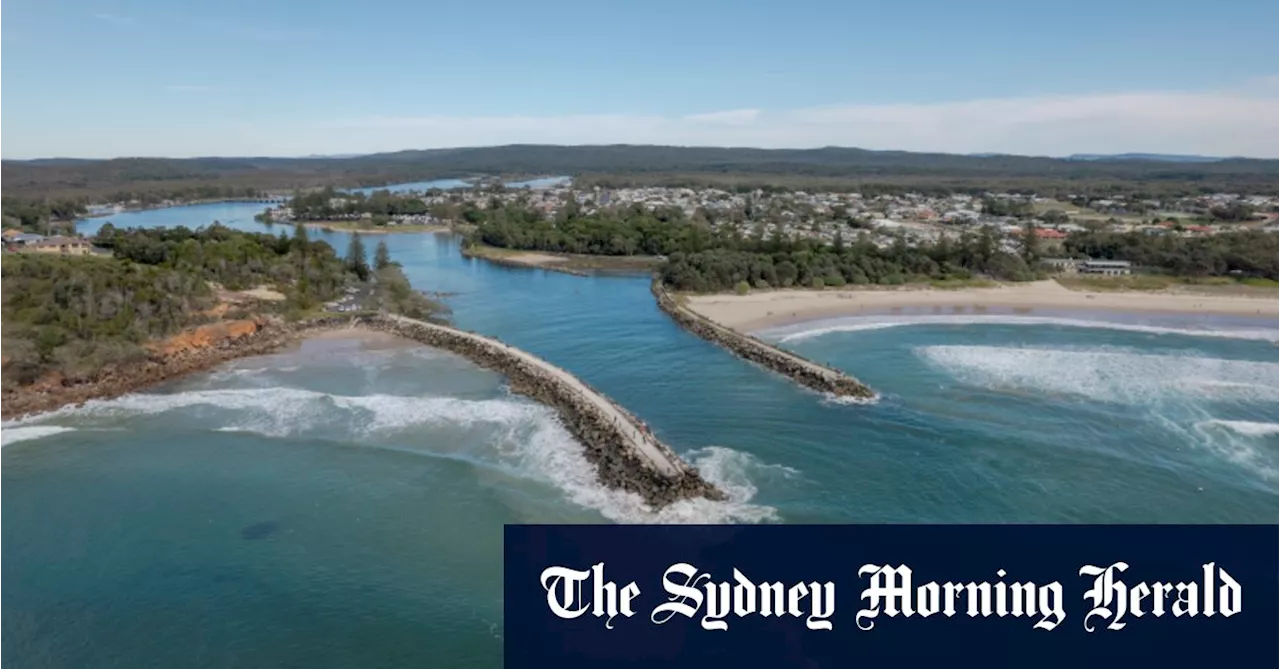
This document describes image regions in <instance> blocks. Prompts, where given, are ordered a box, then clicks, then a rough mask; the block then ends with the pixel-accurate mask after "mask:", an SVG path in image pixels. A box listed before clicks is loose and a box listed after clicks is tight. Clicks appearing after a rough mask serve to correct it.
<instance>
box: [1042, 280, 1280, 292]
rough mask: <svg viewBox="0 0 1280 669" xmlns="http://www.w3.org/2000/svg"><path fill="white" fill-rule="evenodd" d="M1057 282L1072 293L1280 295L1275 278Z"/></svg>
mask: <svg viewBox="0 0 1280 669" xmlns="http://www.w3.org/2000/svg"><path fill="white" fill-rule="evenodd" d="M1057 282H1058V283H1059V284H1061V285H1062V286H1064V287H1066V288H1070V289H1071V290H1080V291H1092V292H1108V291H1133V290H1136V291H1148V292H1152V291H1176V292H1189V293H1203V294H1206V295H1244V296H1272V297H1274V296H1276V295H1277V284H1276V282H1275V281H1272V280H1271V279H1262V278H1254V277H1246V278H1241V279H1235V278H1231V277H1194V276H1164V275H1159V274H1133V275H1130V276H1099V277H1092V276H1090V277H1086V276H1073V277H1058V278H1057Z"/></svg>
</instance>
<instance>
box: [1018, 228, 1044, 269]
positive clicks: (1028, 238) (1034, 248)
mask: <svg viewBox="0 0 1280 669" xmlns="http://www.w3.org/2000/svg"><path fill="white" fill-rule="evenodd" d="M1038 233H1039V229H1038V228H1036V225H1035V223H1033V222H1031V221H1027V222H1026V224H1024V225H1023V226H1022V240H1021V243H1022V259H1023V261H1025V262H1026V263H1027V264H1028V265H1032V264H1034V263H1035V262H1036V260H1038V259H1039V258H1040V235H1039V234H1038Z"/></svg>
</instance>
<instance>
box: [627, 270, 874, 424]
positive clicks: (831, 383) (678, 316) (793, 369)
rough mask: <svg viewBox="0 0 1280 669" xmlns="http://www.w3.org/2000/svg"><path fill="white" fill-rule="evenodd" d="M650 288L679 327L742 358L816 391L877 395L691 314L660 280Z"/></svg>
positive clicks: (845, 377) (846, 378) (825, 369)
mask: <svg viewBox="0 0 1280 669" xmlns="http://www.w3.org/2000/svg"><path fill="white" fill-rule="evenodd" d="M650 290H652V292H653V296H654V297H655V298H657V300H658V308H659V309H661V310H663V311H664V312H666V314H667V315H668V316H670V317H671V318H672V319H674V320H675V321H676V322H677V323H679V324H680V326H681V327H683V328H684V329H686V330H688V331H689V332H692V333H693V334H696V335H698V336H699V337H702V338H703V339H706V340H707V341H709V342H711V343H713V344H718V345H720V346H723V347H724V348H727V349H729V350H730V351H732V352H733V353H735V354H736V355H738V356H739V357H741V358H745V359H747V360H750V361H751V362H754V363H757V364H760V365H763V366H765V367H767V368H769V369H771V370H773V371H775V372H777V373H779V374H782V375H784V376H787V377H790V378H791V379H792V380H794V381H795V382H796V383H799V384H800V385H802V386H805V387H807V388H811V389H813V390H816V391H818V392H822V393H831V394H833V395H837V396H840V397H851V398H855V399H867V400H869V399H873V398H874V397H875V396H876V394H875V392H874V391H872V390H871V389H870V388H868V387H867V386H866V385H864V384H863V383H862V382H861V381H858V380H857V379H855V378H853V377H851V376H849V375H847V374H845V373H843V372H841V371H839V370H836V369H832V368H830V367H826V366H824V365H820V364H818V363H816V362H813V361H812V360H808V359H806V358H803V357H801V356H798V355H796V354H794V353H788V352H787V351H783V350H782V349H779V348H777V347H776V346H771V345H769V344H766V343H764V342H762V341H760V340H759V339H756V338H755V337H752V336H751V335H748V334H744V333H741V332H738V331H736V330H733V329H730V328H727V327H725V326H723V325H720V324H719V323H716V322H714V321H712V320H710V319H708V318H706V317H704V316H701V315H699V314H697V313H694V312H693V311H692V310H690V309H689V308H688V307H685V306H684V305H682V304H680V303H679V302H678V301H677V300H676V298H675V297H674V296H672V295H671V294H670V293H669V292H667V289H666V287H664V286H663V285H662V282H661V280H660V279H654V281H653V284H652V285H651V286H650Z"/></svg>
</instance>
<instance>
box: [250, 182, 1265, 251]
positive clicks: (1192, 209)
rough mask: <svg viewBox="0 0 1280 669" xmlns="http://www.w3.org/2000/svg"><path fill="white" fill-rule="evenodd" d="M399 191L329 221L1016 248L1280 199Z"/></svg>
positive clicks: (287, 215)
mask: <svg viewBox="0 0 1280 669" xmlns="http://www.w3.org/2000/svg"><path fill="white" fill-rule="evenodd" d="M397 197H400V198H405V199H411V200H415V201H417V202H418V203H420V205H419V206H420V207H421V209H422V210H423V211H422V212H421V213H412V214H391V215H378V214H372V213H369V212H364V213H357V212H354V211H350V210H351V209H352V207H351V206H350V203H351V200H350V198H349V197H348V196H344V195H343V194H341V193H338V194H335V196H334V197H333V198H331V199H330V201H329V203H328V206H329V207H330V208H331V209H332V211H334V212H349V213H334V214H331V215H329V216H326V219H328V220H341V221H352V222H359V221H364V222H365V223H366V224H367V225H368V226H369V227H372V228H383V229H395V228H397V227H401V228H402V229H403V227H404V226H440V227H445V226H452V227H455V228H457V227H459V226H465V225H466V224H467V223H468V217H467V211H468V210H480V211H483V210H486V209H492V208H496V207H505V206H512V205H515V206H519V207H521V208H526V209H531V210H534V211H537V212H539V213H540V214H541V215H542V216H543V217H544V218H546V219H548V220H554V219H556V218H557V216H561V215H563V214H564V213H565V212H566V211H567V210H569V209H572V210H573V211H574V212H575V213H576V214H578V215H585V216H590V215H592V214H596V213H601V212H607V211H617V210H622V209H626V208H630V207H643V208H645V209H647V210H649V211H654V212H660V211H663V210H668V211H670V210H679V211H680V212H681V213H682V214H683V216H684V217H686V218H688V219H689V220H690V221H691V222H693V223H695V224H702V225H705V226H708V227H709V228H710V229H713V230H718V231H728V232H736V233H737V234H739V235H741V236H742V237H743V238H751V237H753V236H754V237H757V238H767V237H772V236H774V235H780V236H781V237H782V238H786V239H811V240H816V241H819V242H821V243H826V244H834V243H836V240H837V237H842V238H843V239H844V240H846V241H847V240H849V239H851V238H852V237H853V236H855V235H857V234H860V233H866V234H867V235H868V236H869V238H870V239H871V240H872V241H873V242H875V243H876V244H878V245H881V246H887V245H890V244H893V243H895V242H896V241H897V240H898V239H899V238H904V239H905V240H906V241H907V242H908V243H911V242H933V241H937V240H938V239H940V238H943V237H951V238H958V237H959V236H960V235H962V234H964V233H966V232H972V231H976V230H979V229H982V228H992V229H994V230H995V231H997V232H998V233H999V234H1000V235H1001V236H1002V237H1003V243H1004V244H1005V245H1006V246H1007V247H1008V248H1009V249H1010V250H1012V249H1013V248H1014V247H1015V246H1016V245H1017V240H1018V238H1019V237H1020V236H1021V235H1023V234H1026V233H1027V232H1028V230H1031V231H1033V233H1034V234H1035V235H1037V236H1038V237H1039V238H1040V239H1042V240H1044V241H1045V243H1046V244H1048V245H1050V246H1052V244H1053V242H1055V241H1059V240H1062V239H1065V238H1066V237H1067V235H1068V234H1070V233H1072V232H1079V231H1085V230H1106V231H1111V232H1140V233H1143V234H1149V235H1178V236H1183V237H1194V236H1205V235H1214V234H1219V233H1221V232H1228V231H1233V230H1240V229H1257V230H1263V231H1266V232H1271V233H1276V232H1277V231H1278V229H1280V226H1278V224H1277V207H1278V205H1280V201H1278V199H1277V198H1276V197H1275V196H1247V195H1239V194H1233V193H1218V194H1210V195H1202V196H1196V197H1185V198H1175V199H1168V200H1158V199H1139V198H1135V197H1126V196H1123V195H1115V196H1110V197H1107V198H1099V199H1090V198H1087V197H1084V196H1070V197H1067V198H1064V199H1062V200H1056V199H1052V198H1048V197H1042V196H1038V195H1034V194H1026V193H982V194H950V195H941V196H939V195H925V194H922V193H911V192H907V193H902V194H892V195H890V194H879V195H863V194H860V193H857V192H805V191H765V190H759V189H757V190H754V191H750V192H731V191H728V190H722V189H717V188H665V187H650V188H618V189H608V188H601V187H592V188H578V187H575V186H574V185H573V184H572V183H571V182H567V183H564V184H562V185H556V186H553V187H548V188H541V189H532V188H502V187H500V186H498V187H495V186H486V187H477V188H471V189H456V190H447V191H446V190H440V189H432V190H428V191H409V192H404V193H399V194H397ZM264 217H265V218H266V219H267V220H271V221H274V222H292V221H294V220H295V219H296V217H295V213H294V211H293V209H292V208H291V206H290V205H289V203H285V204H283V205H282V206H279V207H275V208H271V209H268V210H267V211H266V212H265V214H264Z"/></svg>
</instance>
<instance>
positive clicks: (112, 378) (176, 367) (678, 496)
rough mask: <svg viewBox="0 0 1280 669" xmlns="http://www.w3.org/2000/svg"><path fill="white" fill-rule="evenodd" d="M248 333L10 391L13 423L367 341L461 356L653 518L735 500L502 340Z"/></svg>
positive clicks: (343, 327)
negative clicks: (554, 419)
mask: <svg viewBox="0 0 1280 669" xmlns="http://www.w3.org/2000/svg"><path fill="white" fill-rule="evenodd" d="M239 323H240V324H241V327H238V328H235V329H234V330H233V331H227V332H225V335H226V336H224V337H222V338H220V339H218V340H215V341H212V342H208V343H207V344H206V345H201V346H181V347H173V348H157V349H153V351H152V356H151V358H150V359H149V360H147V361H146V362H144V363H141V364H138V365H133V366H130V367H128V368H126V369H113V370H109V371H107V372H106V373H105V374H104V375H103V376H102V377H100V378H98V379H96V380H95V381H92V382H89V383H83V384H78V385H75V386H63V385H59V384H56V383H46V384H43V385H40V384H36V385H33V386H25V387H22V388H18V389H13V390H8V391H6V392H5V393H4V396H3V403H2V413H3V421H4V422H6V423H8V422H17V421H21V420H24V419H34V418H38V417H39V416H40V415H41V414H46V413H50V412H54V411H57V410H59V409H62V408H65V407H68V406H81V405H83V404H85V403H86V402H88V401H91V400H109V399H114V398H116V397H120V396H122V395H127V394H130V393H136V392H140V391H143V390H145V389H147V388H151V387H154V386H156V385H159V384H162V383H165V382H169V381H175V380H177V379H180V378H183V377H186V376H190V375H192V374H196V373H201V372H207V371H209V370H210V369H213V368H215V367H217V366H219V365H222V364H224V363H227V362H231V361H232V360H237V359H241V358H248V357H253V356H258V355H264V354H269V353H275V352H278V351H281V350H285V349H288V348H290V347H292V346H295V345H296V346H301V343H302V341H304V340H308V339H313V338H314V339H316V340H319V341H325V340H328V341H335V340H343V339H348V340H349V339H361V340H362V341H361V344H360V345H361V346H366V345H369V346H372V347H375V348H377V347H395V346H400V345H406V344H408V345H420V346H421V345H425V346H430V347H432V348H437V349H440V350H443V351H448V352H450V353H453V354H455V355H459V356H461V357H463V358H465V359H467V360H469V361H470V362H471V363H472V364H475V365H476V366H478V367H481V368H484V369H488V370H491V371H494V372H496V373H498V374H501V375H502V376H503V377H505V379H506V381H507V385H508V387H509V388H510V390H511V392H513V393H516V394H519V395H524V396H526V397H529V398H530V399H532V400H534V401H536V402H538V403H540V404H543V405H545V406H547V407H549V408H550V409H552V410H553V411H554V412H555V413H556V414H557V415H558V417H559V419H560V421H561V423H562V424H563V425H564V427H565V428H566V429H567V430H568V431H569V433H570V434H572V435H573V437H574V439H575V440H576V441H577V442H578V443H579V444H580V445H581V446H582V448H583V451H584V454H585V455H586V457H587V460H588V461H590V462H591V463H592V464H594V465H595V468H596V475H597V479H598V480H599V482H600V483H601V484H602V485H604V486H606V487H608V488H612V489H619V490H625V491H627V492H632V493H635V494H637V495H639V496H640V497H641V498H642V499H644V501H645V502H646V503H647V504H649V505H650V506H651V507H653V508H661V507H664V506H666V505H668V504H671V503H674V502H678V501H680V500H684V499H692V498H697V497H704V498H707V499H712V500H721V499H725V498H726V496H725V493H724V492H723V491H721V490H720V489H719V488H717V487H716V486H715V485H713V484H712V483H710V482H708V481H707V480H706V479H704V478H703V477H702V475H701V474H700V473H699V472H698V471H697V469H696V468H694V467H693V466H691V465H689V464H688V463H686V462H685V461H684V460H683V459H682V458H681V457H680V456H679V455H677V454H676V453H675V451H673V450H672V449H671V448H670V447H669V446H667V445H666V444H664V443H662V442H661V441H659V440H658V438H657V437H656V436H655V435H654V434H653V433H652V432H651V431H650V430H649V428H648V427H647V426H646V425H645V424H644V422H643V421H641V420H640V419H638V418H636V417H635V416H634V415H633V414H631V413H630V412H629V411H627V410H626V409H625V408H623V407H622V406H620V405H619V404H617V403H616V402H614V401H613V400H612V399H610V398H609V397H607V396H606V395H604V394H603V393H600V392H599V391H597V390H595V389H594V388H592V387H591V386H589V385H588V384H587V383H586V382H584V381H582V380H580V379H578V378H577V377H575V376H573V375H572V374H570V373H569V372H567V371H565V370H563V369H561V368H559V367H556V366H554V365H552V364H551V363H549V362H547V361H545V360H543V359H541V358H539V357H537V356H535V355H533V354H530V353H528V352H526V351H523V350H520V349H518V348H515V347H514V346H511V345H509V344H506V343H503V342H501V341H499V340H496V339H492V338H489V337H485V336H483V335H480V334H477V333H474V332H468V331H465V330H459V329H457V328H454V327H452V326H448V325H442V324H439V323H430V322H427V321H419V320H414V319H410V318H405V317H402V316H395V315H386V314H379V315H362V316H334V317H325V318H321V319H316V320H313V321H308V322H305V323H297V324H295V323H283V322H281V321H279V320H278V319H273V320H266V319H263V320H256V321H241V322H239Z"/></svg>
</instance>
